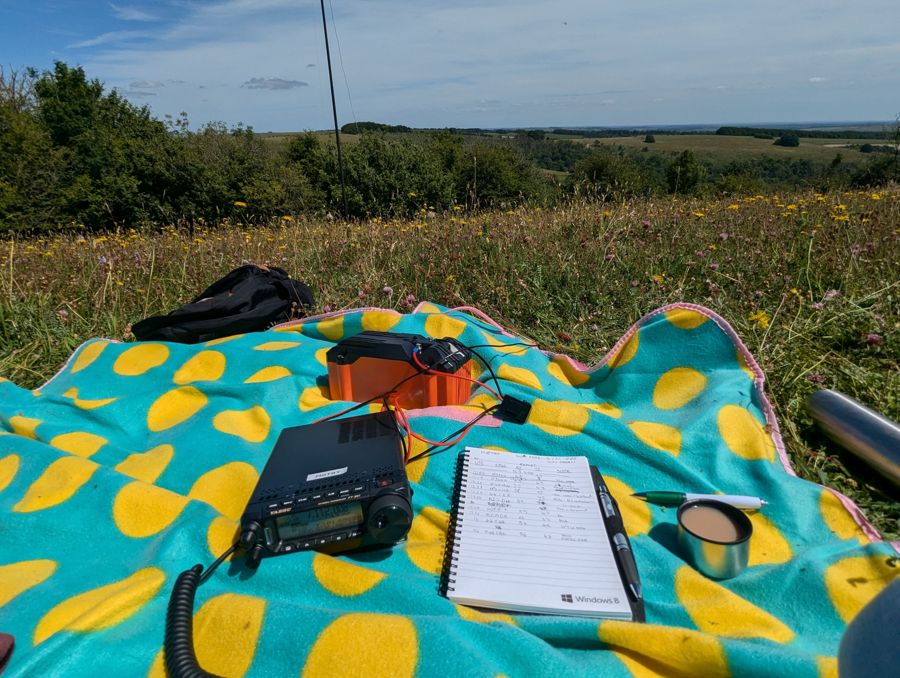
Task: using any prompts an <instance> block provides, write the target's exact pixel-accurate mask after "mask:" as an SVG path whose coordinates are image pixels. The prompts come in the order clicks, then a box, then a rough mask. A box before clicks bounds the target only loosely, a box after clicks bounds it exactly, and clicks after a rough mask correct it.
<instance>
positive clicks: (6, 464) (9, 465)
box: [0, 454, 19, 492]
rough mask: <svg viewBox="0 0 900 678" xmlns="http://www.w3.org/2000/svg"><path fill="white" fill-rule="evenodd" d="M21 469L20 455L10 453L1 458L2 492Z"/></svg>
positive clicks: (0, 481)
mask: <svg viewBox="0 0 900 678" xmlns="http://www.w3.org/2000/svg"><path fill="white" fill-rule="evenodd" d="M18 470H19V455H17V454H8V455H6V456H5V457H3V458H0V492H3V490H5V489H6V488H7V486H8V485H9V484H10V483H11V482H12V481H13V478H15V477H16V472H17V471H18Z"/></svg>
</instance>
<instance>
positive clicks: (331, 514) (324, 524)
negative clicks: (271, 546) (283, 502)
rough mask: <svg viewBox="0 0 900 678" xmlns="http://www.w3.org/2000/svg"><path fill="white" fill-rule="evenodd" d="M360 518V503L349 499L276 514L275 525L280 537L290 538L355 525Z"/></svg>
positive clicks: (359, 522) (361, 516)
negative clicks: (280, 514)
mask: <svg viewBox="0 0 900 678" xmlns="http://www.w3.org/2000/svg"><path fill="white" fill-rule="evenodd" d="M362 520H363V511H362V504H361V503H360V502H358V501H350V502H347V503H344V504H335V505H331V506H322V507H320V508H316V509H312V510H311V511H304V512H302V513H291V514H289V515H286V516H278V517H277V518H276V519H275V525H276V527H277V528H278V536H279V537H280V538H281V539H284V540H291V539H298V538H300V537H306V536H308V535H311V534H318V533H319V532H328V531H330V530H340V529H341V528H344V527H355V526H356V525H359V524H361V523H362Z"/></svg>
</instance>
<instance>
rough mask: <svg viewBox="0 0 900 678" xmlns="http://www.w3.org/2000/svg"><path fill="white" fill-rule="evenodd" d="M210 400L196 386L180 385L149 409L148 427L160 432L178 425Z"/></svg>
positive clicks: (163, 395) (161, 397)
mask: <svg viewBox="0 0 900 678" xmlns="http://www.w3.org/2000/svg"><path fill="white" fill-rule="evenodd" d="M208 401H209V400H208V398H207V397H206V395H204V393H203V392H202V391H200V390H199V389H197V388H196V387H194V386H179V387H178V388H175V389H172V390H171V391H167V392H166V393H163V394H162V395H161V396H159V398H157V399H156V400H155V401H154V402H153V404H152V405H151V406H150V409H149V410H147V428H149V429H150V430H151V431H154V432H159V431H165V430H166V429H170V428H172V427H173V426H177V425H178V424H181V423H183V422H185V421H187V420H188V419H190V418H191V417H193V416H194V415H195V414H197V412H199V411H200V410H201V409H202V408H203V407H204V406H205V405H206V403H207V402H208Z"/></svg>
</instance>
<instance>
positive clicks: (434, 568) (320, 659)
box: [0, 303, 900, 678]
mask: <svg viewBox="0 0 900 678" xmlns="http://www.w3.org/2000/svg"><path fill="white" fill-rule="evenodd" d="M364 329H374V330H392V331H397V332H413V333H420V334H426V335H430V336H433V337H445V336H451V337H457V338H459V339H460V340H461V341H462V342H464V343H466V344H468V345H483V346H484V347H483V348H482V349H481V352H482V354H483V355H484V356H485V358H487V359H489V360H490V361H491V364H492V365H493V367H494V370H495V372H496V374H497V376H498V378H499V379H500V381H501V383H502V385H503V390H504V391H505V392H507V393H509V394H512V395H515V396H517V397H519V398H522V399H524V400H527V401H529V402H530V403H531V404H532V408H531V412H530V415H529V417H528V421H527V422H526V423H524V424H514V423H501V422H500V421H499V420H497V419H494V418H492V417H490V416H488V417H485V418H483V419H482V420H481V421H480V422H479V425H477V426H475V427H474V428H473V429H472V430H471V432H470V434H469V435H468V437H467V438H466V439H465V440H464V443H465V444H468V445H475V446H480V447H488V448H491V447H493V448H499V449H505V450H510V451H515V452H523V453H531V454H547V455H585V456H587V457H588V459H589V460H590V462H591V463H592V464H596V465H597V466H598V467H599V469H600V470H601V472H602V473H603V474H604V475H605V477H606V479H607V481H608V484H609V486H610V489H611V491H612V493H613V494H614V496H615V497H616V499H617V500H618V502H619V504H620V506H621V508H622V511H623V514H624V517H625V524H626V528H627V531H628V533H629V535H630V537H631V542H632V546H633V549H634V553H635V557H636V560H637V563H638V567H639V569H640V573H641V577H642V580H643V587H644V595H645V601H646V614H647V622H648V623H647V624H634V623H628V622H621V621H599V622H598V621H597V620H590V619H576V618H565V617H553V616H529V615H514V614H499V613H490V612H486V611H483V610H475V609H470V608H466V607H462V606H456V605H454V604H453V603H451V602H450V601H448V600H447V599H445V598H443V597H441V596H440V595H438V581H439V573H440V569H441V562H442V554H443V548H444V537H445V534H446V530H447V523H448V512H449V510H450V497H451V494H452V486H453V481H454V478H453V475H454V466H455V461H456V452H457V451H459V450H460V449H461V446H457V447H455V448H453V449H452V450H450V451H448V452H445V453H443V454H439V455H437V456H433V457H431V458H425V459H422V460H420V461H417V462H414V463H413V464H411V465H410V466H409V467H408V472H409V476H410V479H411V480H412V482H413V486H414V490H415V494H414V498H413V503H414V510H415V519H414V522H413V525H412V528H411V530H410V533H409V537H408V540H407V541H406V542H404V543H402V544H399V545H397V546H395V547H394V548H392V549H384V550H380V551H373V552H369V553H359V554H351V555H343V556H337V557H335V556H328V555H323V554H317V553H313V552H304V553H297V554H292V555H286V556H283V557H279V558H271V559H268V560H266V561H264V562H263V563H262V566H261V567H260V568H259V570H257V571H256V572H255V573H251V572H249V571H248V570H247V569H246V568H244V567H243V560H242V558H240V557H238V558H235V559H233V560H232V561H231V562H229V563H226V564H224V565H223V566H222V567H220V568H219V570H217V571H216V573H215V574H214V575H213V576H212V577H211V578H210V579H209V581H208V582H207V583H206V584H204V585H203V586H201V587H200V589H199V591H198V595H197V602H196V607H195V610H196V616H195V625H194V628H195V643H196V646H197V653H198V657H199V660H200V663H201V665H202V666H203V667H204V668H205V669H207V670H208V671H211V672H215V673H219V674H221V675H227V676H244V675H247V676H303V677H304V678H312V677H316V676H336V675H348V676H349V675H360V676H422V677H424V676H446V675H460V676H490V677H494V676H499V675H506V676H528V675H553V676H556V677H562V676H597V675H604V676H630V675H634V676H648V675H669V676H671V675H690V676H701V675H702V676H729V675H731V676H755V677H758V676H767V675H773V676H774V675H791V676H794V677H796V678H802V677H804V676H806V677H810V678H813V677H815V676H835V675H836V674H837V663H836V660H835V654H836V652H837V647H838V643H839V640H840V638H841V634H842V632H843V630H844V628H845V627H846V624H847V623H848V622H849V621H850V620H851V619H852V618H853V617H854V616H855V615H856V614H857V613H858V612H859V610H860V609H861V608H862V607H863V606H864V605H865V604H866V603H867V602H868V601H869V600H871V599H872V598H873V597H874V596H875V595H876V594H877V593H878V592H879V591H880V590H881V589H882V588H884V587H885V586H886V585H887V584H888V583H889V582H890V581H891V580H893V579H894V578H896V576H897V574H898V572H900V567H898V561H897V558H896V556H897V552H896V550H895V549H894V547H893V546H892V545H891V544H887V543H884V542H882V541H880V540H879V537H878V535H877V533H876V532H875V531H874V530H873V529H872V527H871V526H870V525H869V524H868V523H866V522H865V520H864V518H863V517H862V515H861V514H860V513H859V511H858V510H857V509H856V508H855V507H854V505H853V504H852V503H850V501H849V500H847V499H846V498H845V497H843V496H841V495H839V494H837V493H835V492H833V491H831V490H828V489H825V488H823V487H821V486H819V485H816V484H813V483H810V482H807V481H804V480H800V479H799V478H797V477H796V475H795V474H794V472H793V471H792V470H791V467H790V465H789V464H788V461H787V457H786V455H785V450H784V445H783V443H782V441H781V438H780V436H779V432H778V424H777V422H776V421H775V417H774V414H773V411H772V408H771V406H770V405H769V403H768V401H767V400H766V397H765V395H764V391H763V375H762V373H761V371H760V369H759V367H758V366H757V364H756V362H755V361H754V360H753V358H752V356H751V355H750V354H749V353H748V352H747V350H746V348H745V347H744V346H743V344H742V343H741V341H740V340H739V338H738V337H737V336H736V335H735V333H734V331H733V330H732V329H731V328H730V327H729V326H728V324H727V323H726V322H725V321H724V320H723V319H721V318H720V317H718V316H716V315H715V314H714V313H712V312H710V311H708V310H706V309H704V308H701V307H697V306H690V305H675V306H670V307H666V308H663V309H659V310H658V311H655V312H653V313H651V314H649V315H647V316H646V317H644V318H643V319H641V320H640V321H639V322H637V323H636V324H635V326H634V327H632V328H631V329H630V330H629V331H628V332H627V333H626V334H625V335H624V336H623V337H622V340H621V341H619V342H618V344H617V345H616V346H615V347H614V348H613V350H612V351H611V352H610V354H609V355H608V356H607V357H606V358H605V359H604V360H603V361H602V362H601V363H600V364H599V365H597V366H595V367H592V368H588V367H586V366H584V365H580V364H578V363H576V362H574V361H572V360H570V359H568V358H567V357H565V356H562V355H555V354H551V353H545V352H542V351H540V350H538V349H536V348H532V347H526V346H522V345H515V344H516V343H517V342H522V341H524V340H522V339H520V338H518V337H515V336H513V335H512V334H510V333H508V332H506V331H504V330H502V329H501V328H499V327H498V326H496V325H495V324H494V323H493V322H492V321H490V320H489V319H487V318H486V317H484V316H483V315H482V314H480V313H478V312H477V311H475V310H474V309H464V310H449V309H446V308H442V307H439V306H436V305H433V304H427V303H426V304H422V305H420V306H419V307H418V308H417V309H416V310H415V311H414V312H413V313H410V314H406V315H402V314H398V313H395V312H393V311H384V310H378V309H359V310H354V311H349V312H342V313H336V314H330V315H327V316H319V317H315V318H309V319H306V320H305V321H301V322H297V323H293V324H289V325H284V326H280V327H278V328H275V329H273V330H270V331H267V332H260V333H255V334H247V335H242V336H236V337H229V338H226V339H221V340H217V341H210V342H207V343H206V344H205V345H196V346H185V345H179V344H164V343H142V344H127V343H117V342H112V341H107V340H102V339H97V340H92V341H89V342H87V343H85V344H84V345H82V346H81V347H80V348H79V349H78V350H77V351H76V352H75V353H74V354H73V355H72V357H71V358H70V360H69V361H68V362H67V363H66V365H65V366H64V367H63V368H62V370H61V371H60V372H59V373H58V374H57V375H56V376H55V377H53V379H51V380H50V382H48V383H47V384H46V385H45V386H43V387H41V388H40V389H38V390H35V391H29V390H26V389H22V388H20V387H18V386H16V385H15V384H13V383H11V382H9V381H4V382H3V383H0V632H5V633H10V634H12V635H13V636H15V639H16V645H17V646H16V650H15V652H14V654H13V656H12V660H11V662H10V664H9V667H8V675H10V676H26V675H27V676H45V675H47V676H49V675H65V676H97V675H103V673H104V672H105V673H107V674H108V675H115V676H162V675H164V674H165V668H164V663H163V660H162V653H161V646H162V638H163V626H164V618H165V611H166V604H167V600H168V596H169V592H170V590H171V587H172V584H173V582H174V580H175V578H176V576H177V575H178V573H180V572H181V571H183V570H185V569H188V568H189V567H191V566H192V565H194V564H195V563H203V564H209V563H210V562H211V561H212V560H213V559H214V558H216V557H217V556H218V555H220V554H221V553H223V552H224V551H225V550H226V549H227V547H228V546H229V545H230V544H231V543H232V542H233V540H234V538H235V534H236V529H237V524H238V519H239V517H240V515H241V512H242V509H243V507H244V505H245V503H246V501H247V498H248V496H249V494H250V492H251V491H252V489H253V487H254V485H255V483H256V480H257V478H258V474H259V472H260V471H261V470H262V468H263V466H264V465H265V463H266V460H267V458H268V456H269V453H270V451H271V449H272V446H273V445H274V443H275V440H276V438H277V437H278V433H279V431H280V430H281V429H282V428H284V427H287V426H296V425H300V424H304V423H309V422H311V421H314V420H316V419H318V418H320V417H322V416H324V415H327V414H329V413H332V412H337V411H340V410H341V409H343V408H345V407H346V406H347V403H342V402H334V401H331V400H329V397H328V396H329V393H328V388H327V379H326V377H325V375H326V366H325V352H326V351H327V349H328V348H329V347H331V346H333V345H334V342H335V341H337V340H339V339H340V338H342V337H347V336H351V335H353V334H355V333H357V332H360V331H362V330H364ZM494 402H495V401H494V399H493V397H492V396H491V395H490V394H489V393H487V392H486V391H485V390H484V389H482V388H479V389H477V390H476V391H475V392H474V393H473V397H472V399H471V400H470V401H469V403H468V404H467V405H466V406H465V407H442V408H430V409H425V410H419V411H413V412H410V421H411V425H412V428H413V430H414V431H418V432H420V433H422V434H424V435H425V436H426V437H429V438H432V439H435V438H439V437H443V436H445V435H446V434H448V433H450V432H452V431H454V430H456V429H458V428H459V427H460V425H461V424H460V422H465V421H468V420H470V419H471V418H472V417H473V416H474V415H475V414H476V413H478V412H480V411H481V410H482V409H483V408H485V407H487V406H490V405H491V404H493V403H494ZM421 449H423V446H421V445H419V444H415V445H414V446H413V451H414V453H415V452H416V451H418V450H421ZM653 489H682V490H687V491H692V492H700V493H713V492H724V493H728V494H746V495H756V496H760V497H763V498H765V499H766V500H767V501H768V502H769V505H768V506H767V507H765V509H764V510H762V511H761V512H759V513H756V514H754V515H753V516H752V522H753V525H754V534H753V537H752V541H751V552H750V563H749V567H748V568H747V569H746V570H745V571H744V572H743V573H742V574H740V575H739V576H737V577H735V578H733V579H730V580H727V581H713V580H711V579H708V578H706V577H704V576H703V575H701V574H699V573H698V572H697V571H696V570H694V569H692V568H691V567H690V565H689V564H688V563H687V562H686V561H685V560H684V559H683V558H682V556H681V554H680V553H679V551H678V547H677V541H676V528H675V510H674V509H666V508H660V507H655V506H648V505H646V504H644V503H642V502H640V501H637V500H635V499H634V498H632V497H631V496H630V494H631V493H632V492H635V491H641V490H653Z"/></svg>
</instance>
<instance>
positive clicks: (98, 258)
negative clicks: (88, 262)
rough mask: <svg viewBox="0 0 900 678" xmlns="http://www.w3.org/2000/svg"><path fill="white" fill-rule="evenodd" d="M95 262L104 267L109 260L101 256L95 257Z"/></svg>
mask: <svg viewBox="0 0 900 678" xmlns="http://www.w3.org/2000/svg"><path fill="white" fill-rule="evenodd" d="M97 261H99V262H100V263H101V264H103V265H106V264H107V263H109V260H108V259H107V258H106V257H105V256H103V255H102V254H101V255H100V256H99V257H97Z"/></svg>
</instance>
